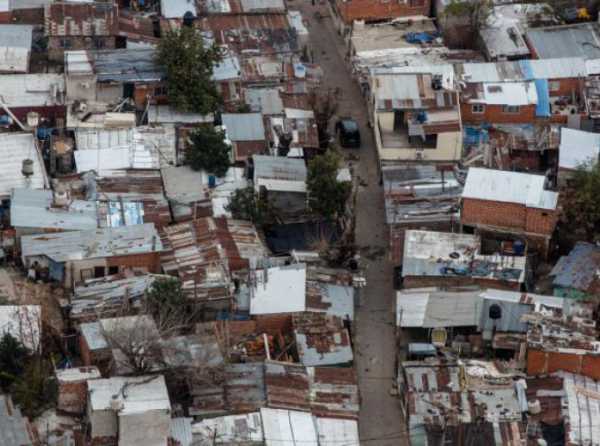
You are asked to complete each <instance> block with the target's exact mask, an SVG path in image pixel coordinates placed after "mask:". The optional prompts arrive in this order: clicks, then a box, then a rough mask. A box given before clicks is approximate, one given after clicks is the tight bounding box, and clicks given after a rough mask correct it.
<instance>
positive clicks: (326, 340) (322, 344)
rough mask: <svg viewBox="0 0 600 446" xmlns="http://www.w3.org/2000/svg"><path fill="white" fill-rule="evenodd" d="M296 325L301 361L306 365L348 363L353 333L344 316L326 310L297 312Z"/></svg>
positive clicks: (294, 318)
mask: <svg viewBox="0 0 600 446" xmlns="http://www.w3.org/2000/svg"><path fill="white" fill-rule="evenodd" d="M292 320H293V326H294V333H295V337H296V345H297V349H298V355H299V356H300V362H301V363H302V364H304V365H306V366H325V365H342V364H348V363H350V362H352V360H353V357H354V356H353V354H352V346H351V345H350V335H349V333H348V330H347V329H346V328H344V324H343V321H342V319H341V318H339V317H337V316H330V315H327V314H325V313H309V312H306V313H296V314H294V315H293V319H292Z"/></svg>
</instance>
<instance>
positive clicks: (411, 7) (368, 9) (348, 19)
mask: <svg viewBox="0 0 600 446" xmlns="http://www.w3.org/2000/svg"><path fill="white" fill-rule="evenodd" d="M329 5H330V8H331V11H332V17H333V21H334V23H335V25H336V28H337V29H338V31H339V32H340V33H341V34H346V33H348V32H349V31H350V30H351V29H352V22H354V21H355V20H364V21H365V22H379V21H384V20H390V19H395V18H397V17H410V16H418V15H424V16H429V14H430V9H431V1H430V0H333V1H330V2H329Z"/></svg>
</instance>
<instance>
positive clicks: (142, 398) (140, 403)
mask: <svg viewBox="0 0 600 446" xmlns="http://www.w3.org/2000/svg"><path fill="white" fill-rule="evenodd" d="M87 384H88V394H89V402H90V405H91V410H92V411H98V410H110V409H111V408H112V406H111V401H112V400H113V397H114V396H116V398H114V399H116V400H118V401H119V402H120V404H121V410H120V411H119V415H132V414H141V413H144V412H148V411H151V410H163V411H170V410H171V403H170V401H169V393H168V392H167V386H166V384H165V378H164V377H163V376H162V375H156V376H154V377H150V376H139V377H116V376H115V377H112V378H109V379H93V380H90V381H88V383H87ZM123 394H125V396H124V395H123Z"/></svg>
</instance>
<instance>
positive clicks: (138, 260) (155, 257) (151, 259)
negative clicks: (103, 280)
mask: <svg viewBox="0 0 600 446" xmlns="http://www.w3.org/2000/svg"><path fill="white" fill-rule="evenodd" d="M106 266H107V267H110V266H119V267H121V268H127V267H130V268H146V269H147V270H148V272H151V273H154V274H158V273H160V268H161V267H160V253H158V252H150V253H147V254H133V255H128V256H113V257H108V258H107V259H106Z"/></svg>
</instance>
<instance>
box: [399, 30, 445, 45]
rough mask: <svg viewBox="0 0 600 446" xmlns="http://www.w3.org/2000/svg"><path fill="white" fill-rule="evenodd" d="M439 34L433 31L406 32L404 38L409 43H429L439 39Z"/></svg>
mask: <svg viewBox="0 0 600 446" xmlns="http://www.w3.org/2000/svg"><path fill="white" fill-rule="evenodd" d="M437 37H438V36H437V34H433V33H426V32H421V33H406V34H405V35H404V38H405V39H406V41H407V42H408V43H429V42H433V41H434V40H435V39H437Z"/></svg>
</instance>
